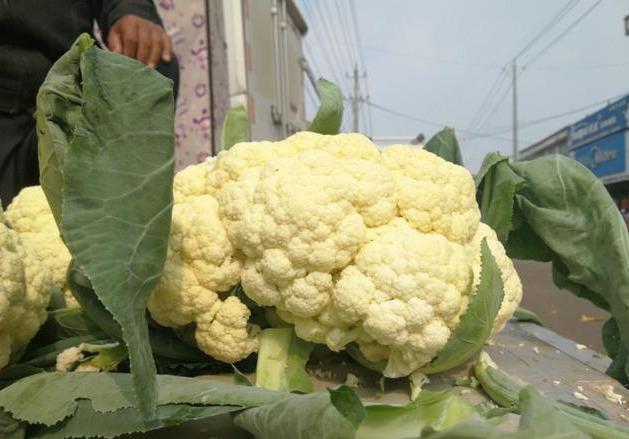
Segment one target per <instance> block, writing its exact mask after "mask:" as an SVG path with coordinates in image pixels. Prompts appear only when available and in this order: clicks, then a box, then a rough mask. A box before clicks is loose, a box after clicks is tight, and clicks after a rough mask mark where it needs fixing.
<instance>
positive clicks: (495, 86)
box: [467, 68, 507, 130]
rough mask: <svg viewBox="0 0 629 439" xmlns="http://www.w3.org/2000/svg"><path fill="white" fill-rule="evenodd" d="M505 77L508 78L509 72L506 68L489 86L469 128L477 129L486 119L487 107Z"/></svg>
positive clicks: (489, 105)
mask: <svg viewBox="0 0 629 439" xmlns="http://www.w3.org/2000/svg"><path fill="white" fill-rule="evenodd" d="M505 79H507V74H506V71H505V69H504V68H503V69H502V70H501V71H500V73H498V75H497V76H496V79H495V80H494V82H493V83H492V85H491V87H490V88H489V91H488V92H487V94H486V95H485V98H484V99H483V100H482V102H481V104H480V107H479V108H478V110H476V113H474V117H473V118H472V121H471V122H470V123H469V125H468V126H467V127H468V129H471V130H472V129H475V128H476V127H477V126H478V125H479V124H480V123H481V121H482V120H484V118H483V114H484V115H485V116H486V115H487V109H488V108H489V107H491V105H492V103H493V100H494V98H495V97H496V96H497V94H498V93H499V90H500V88H501V87H502V84H503V83H504V81H505Z"/></svg>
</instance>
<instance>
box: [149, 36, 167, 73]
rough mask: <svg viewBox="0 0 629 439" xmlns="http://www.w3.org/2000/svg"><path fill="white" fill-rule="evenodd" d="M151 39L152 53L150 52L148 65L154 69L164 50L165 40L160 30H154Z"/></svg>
mask: <svg viewBox="0 0 629 439" xmlns="http://www.w3.org/2000/svg"><path fill="white" fill-rule="evenodd" d="M151 40H152V42H153V43H152V44H151V53H150V54H149V57H148V61H147V63H146V65H147V66H148V67H150V68H152V69H154V68H155V66H156V65H157V63H158V62H159V58H160V56H161V55H162V52H163V51H164V40H163V39H162V37H161V33H160V32H152V37H151Z"/></svg>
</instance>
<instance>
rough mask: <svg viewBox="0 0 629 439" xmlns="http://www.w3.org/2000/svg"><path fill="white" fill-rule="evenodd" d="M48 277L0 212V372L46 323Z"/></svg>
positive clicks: (48, 293) (48, 289)
mask: <svg viewBox="0 0 629 439" xmlns="http://www.w3.org/2000/svg"><path fill="white" fill-rule="evenodd" d="M51 286H52V285H51V277H50V273H49V271H48V270H45V269H43V267H42V266H41V265H40V262H39V261H38V259H37V258H36V257H35V256H33V254H31V253H29V251H28V247H27V246H25V245H23V244H22V242H21V240H20V238H19V236H18V234H17V233H16V232H15V231H13V230H11V229H10V228H9V227H8V226H7V225H6V224H5V223H4V217H3V214H2V210H1V209H0V369H2V368H3V367H5V366H6V365H7V364H8V363H9V362H10V361H11V360H13V359H15V358H17V357H19V355H20V354H21V351H22V350H23V349H24V348H25V347H26V345H27V344H28V342H29V341H30V340H31V338H32V337H33V336H34V335H35V334H36V333H37V330H38V329H39V327H40V326H41V325H42V324H43V323H44V321H45V320H46V306H48V301H49V299H50V290H51Z"/></svg>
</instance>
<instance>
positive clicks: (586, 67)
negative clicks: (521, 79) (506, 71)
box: [528, 63, 629, 70]
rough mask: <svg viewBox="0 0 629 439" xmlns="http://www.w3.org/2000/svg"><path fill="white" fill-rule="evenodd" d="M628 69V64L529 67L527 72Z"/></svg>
mask: <svg viewBox="0 0 629 439" xmlns="http://www.w3.org/2000/svg"><path fill="white" fill-rule="evenodd" d="M621 67H622V68H626V67H629V63H616V64H586V65H573V66H570V65H567V66H558V65H555V66H552V65H551V66H540V67H529V68H528V70H598V69H614V68H621Z"/></svg>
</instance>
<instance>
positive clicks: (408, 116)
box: [366, 101, 511, 140]
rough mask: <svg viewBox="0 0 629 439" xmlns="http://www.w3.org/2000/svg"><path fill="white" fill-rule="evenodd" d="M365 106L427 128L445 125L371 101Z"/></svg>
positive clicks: (503, 138) (497, 137) (464, 131)
mask: <svg viewBox="0 0 629 439" xmlns="http://www.w3.org/2000/svg"><path fill="white" fill-rule="evenodd" d="M366 104H367V105H369V106H371V107H373V108H375V109H377V110H380V111H383V112H385V113H389V114H391V115H393V116H398V117H401V118H404V119H408V120H412V121H414V122H419V123H423V124H424V125H429V126H433V127H438V128H442V127H444V126H445V125H446V124H444V123H440V122H435V121H432V120H428V119H422V118H419V117H416V116H413V115H411V114H407V113H403V112H401V111H397V110H393V109H391V108H387V107H383V106H382V105H378V104H376V103H374V102H372V101H366ZM458 131H459V132H461V133H467V134H480V133H476V132H473V131H468V130H458ZM487 137H490V138H493V139H498V140H511V139H510V138H508V137H500V136H493V135H492V136H487Z"/></svg>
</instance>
